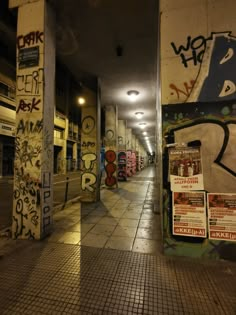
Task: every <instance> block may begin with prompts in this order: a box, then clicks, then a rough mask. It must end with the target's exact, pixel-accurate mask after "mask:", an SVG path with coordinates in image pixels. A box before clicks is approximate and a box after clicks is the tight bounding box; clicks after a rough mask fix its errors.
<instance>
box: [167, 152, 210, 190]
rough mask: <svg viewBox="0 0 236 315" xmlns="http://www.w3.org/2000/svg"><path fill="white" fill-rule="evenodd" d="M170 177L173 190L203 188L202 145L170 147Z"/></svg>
mask: <svg viewBox="0 0 236 315" xmlns="http://www.w3.org/2000/svg"><path fill="white" fill-rule="evenodd" d="M169 177H170V186H171V190H172V191H186V190H203V189H204V188H203V174H202V163H201V151H200V147H179V148H170V149H169Z"/></svg>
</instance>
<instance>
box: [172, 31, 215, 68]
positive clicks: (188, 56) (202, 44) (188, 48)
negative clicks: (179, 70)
mask: <svg viewBox="0 0 236 315" xmlns="http://www.w3.org/2000/svg"><path fill="white" fill-rule="evenodd" d="M209 39H210V38H205V37H204V36H202V35H199V36H197V37H195V38H192V37H191V36H188V37H187V40H186V43H185V45H180V46H178V47H177V46H176V44H175V43H174V42H172V43H171V46H172V48H173V50H174V53H175V54H176V55H177V56H180V58H181V62H182V64H183V65H184V67H185V68H187V67H188V64H189V63H190V62H191V64H192V65H194V66H196V65H198V64H200V63H201V62H202V58H203V55H204V52H205V49H206V44H207V41H208V40H209Z"/></svg>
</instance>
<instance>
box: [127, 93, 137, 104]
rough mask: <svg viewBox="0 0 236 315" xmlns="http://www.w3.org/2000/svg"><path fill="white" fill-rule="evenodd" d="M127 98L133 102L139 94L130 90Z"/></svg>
mask: <svg viewBox="0 0 236 315" xmlns="http://www.w3.org/2000/svg"><path fill="white" fill-rule="evenodd" d="M127 94H128V96H129V99H130V101H131V102H135V101H136V99H137V97H138V95H139V92H138V91H136V90H130V91H128V92H127Z"/></svg>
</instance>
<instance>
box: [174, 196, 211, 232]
mask: <svg viewBox="0 0 236 315" xmlns="http://www.w3.org/2000/svg"><path fill="white" fill-rule="evenodd" d="M173 234H174V235H183V236H191V237H204V238H205V237H206V236H207V225H206V201H205V192H203V191H188V192H173Z"/></svg>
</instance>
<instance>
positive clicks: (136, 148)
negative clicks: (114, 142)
mask: <svg viewBox="0 0 236 315" xmlns="http://www.w3.org/2000/svg"><path fill="white" fill-rule="evenodd" d="M135 152H136V171H137V172H138V171H140V142H139V139H138V138H136V141H135Z"/></svg>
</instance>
